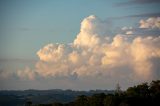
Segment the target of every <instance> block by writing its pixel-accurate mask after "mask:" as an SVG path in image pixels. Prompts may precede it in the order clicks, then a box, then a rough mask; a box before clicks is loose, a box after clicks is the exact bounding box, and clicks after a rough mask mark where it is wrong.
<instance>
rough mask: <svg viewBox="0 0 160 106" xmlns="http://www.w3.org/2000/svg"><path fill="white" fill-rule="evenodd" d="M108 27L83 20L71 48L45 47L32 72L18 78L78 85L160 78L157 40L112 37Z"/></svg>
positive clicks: (149, 25) (156, 25) (153, 24)
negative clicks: (52, 79)
mask: <svg viewBox="0 0 160 106" xmlns="http://www.w3.org/2000/svg"><path fill="white" fill-rule="evenodd" d="M158 20H159V18H154V19H153V20H152V18H151V19H150V18H149V19H147V20H143V22H142V21H141V22H140V26H139V27H140V28H159V21H158ZM150 21H153V22H150ZM107 27H108V26H107V24H106V23H105V22H104V21H102V20H100V19H99V18H97V17H96V16H94V15H91V16H89V17H87V18H85V19H84V20H83V21H82V23H81V29H80V33H79V34H78V35H77V37H76V38H75V40H74V41H73V42H72V43H71V44H48V45H46V46H44V47H43V48H41V49H40V50H39V51H38V52H37V55H38V57H39V61H38V62H37V63H36V65H35V69H34V71H30V70H29V69H26V70H25V71H18V72H17V74H18V76H20V78H22V77H26V76H27V77H28V78H29V79H31V80H33V79H35V78H34V77H36V76H37V75H38V76H40V77H44V78H50V77H55V78H71V79H80V81H81V80H85V79H90V80H91V81H90V82H93V83H94V81H95V82H96V83H97V81H96V80H97V78H99V79H101V81H103V82H105V81H107V82H109V81H110V82H113V81H116V80H118V81H122V82H123V81H124V82H125V81H130V82H134V81H135V82H136V81H148V80H153V79H157V78H160V72H159V70H158V69H159V68H160V67H159V64H160V36H152V35H151V36H148V35H147V36H140V35H139V36H138V35H132V33H129V34H131V35H128V34H117V35H115V36H113V37H111V36H107V34H106V31H107ZM123 30H127V28H123ZM129 30H132V28H130V29H129ZM30 72H31V73H30ZM29 73H30V74H29ZM93 79H95V80H93ZM126 79H127V80H126Z"/></svg>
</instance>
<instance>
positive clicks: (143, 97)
mask: <svg viewBox="0 0 160 106" xmlns="http://www.w3.org/2000/svg"><path fill="white" fill-rule="evenodd" d="M26 104H27V106H160V80H157V81H152V82H151V83H150V84H148V83H143V84H140V85H137V86H134V87H129V88H128V89H127V90H126V91H121V90H120V89H119V87H118V88H117V90H116V92H115V93H114V94H105V93H99V94H94V95H92V96H86V95H81V96H78V97H77V98H76V99H75V100H74V101H73V102H69V103H60V102H54V103H51V104H38V105H31V104H32V102H31V101H28V102H27V103H26Z"/></svg>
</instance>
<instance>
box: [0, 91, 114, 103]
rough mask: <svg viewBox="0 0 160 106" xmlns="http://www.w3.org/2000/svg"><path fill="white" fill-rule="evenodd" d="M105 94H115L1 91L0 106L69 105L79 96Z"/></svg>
mask: <svg viewBox="0 0 160 106" xmlns="http://www.w3.org/2000/svg"><path fill="white" fill-rule="evenodd" d="M98 93H105V94H113V93H114V91H108V90H90V91H73V90H61V89H53V90H22V91H20V90H1V91H0V106H23V105H24V104H25V103H26V102H27V101H28V100H31V101H32V104H51V103H53V102H61V103H68V102H71V101H74V100H75V98H76V97H77V96H80V95H86V96H91V95H93V94H98Z"/></svg>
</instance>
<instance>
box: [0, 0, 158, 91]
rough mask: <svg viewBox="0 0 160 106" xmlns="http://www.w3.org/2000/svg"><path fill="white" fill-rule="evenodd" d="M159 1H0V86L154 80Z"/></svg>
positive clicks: (81, 86)
mask: <svg viewBox="0 0 160 106" xmlns="http://www.w3.org/2000/svg"><path fill="white" fill-rule="evenodd" d="M159 64H160V0H14V1H13V0H1V1H0V83H1V85H0V89H2V90H4V89H18V90H19V89H73V90H89V89H115V86H116V84H117V83H119V84H120V85H121V86H122V89H126V88H127V87H129V86H133V85H136V84H139V83H141V82H147V81H148V82H149V81H151V80H157V79H160V72H159V70H158V69H159V68H160V67H159Z"/></svg>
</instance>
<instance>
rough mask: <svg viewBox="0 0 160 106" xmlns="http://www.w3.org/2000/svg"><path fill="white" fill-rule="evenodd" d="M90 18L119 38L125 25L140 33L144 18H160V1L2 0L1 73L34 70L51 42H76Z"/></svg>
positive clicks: (0, 25)
mask: <svg viewBox="0 0 160 106" xmlns="http://www.w3.org/2000/svg"><path fill="white" fill-rule="evenodd" d="M90 15H95V16H97V17H98V18H100V19H101V20H103V21H104V22H107V23H108V25H109V28H110V30H111V33H110V35H109V36H115V35H116V34H119V33H120V32H118V31H119V30H120V29H121V28H122V27H124V26H125V27H130V26H132V27H134V28H135V29H134V30H136V31H137V29H138V26H139V21H140V20H141V19H144V20H146V19H148V18H150V17H159V16H160V1H159V0H0V71H1V70H2V71H3V70H5V69H7V70H14V71H16V70H19V69H23V68H24V67H26V66H27V67H31V69H32V68H33V67H34V66H35V63H36V62H37V61H38V60H39V59H38V56H37V54H36V53H37V52H38V51H39V50H40V49H41V48H42V47H44V46H45V45H47V44H49V43H53V44H55V43H63V44H69V43H73V41H74V40H75V38H76V37H77V34H78V33H79V32H80V27H81V22H82V21H83V19H85V18H86V17H88V16H90ZM90 18H91V17H90ZM136 28H137V29H136ZM140 30H141V32H144V29H138V31H140ZM146 30H148V29H146ZM155 30H156V31H157V29H155ZM155 30H154V31H155ZM149 31H150V30H149ZM159 32H160V31H159V29H158V31H157V32H156V34H157V35H159ZM26 72H27V71H26ZM0 74H1V73H0ZM17 80H18V79H16V80H14V83H15V82H16V81H17ZM47 80H48V79H47ZM0 81H1V80H0ZM9 81H10V80H9ZM9 81H8V82H9ZM1 82H2V81H1ZM44 82H45V81H44ZM62 82H63V81H62ZM27 83H28V82H27ZM55 83H57V85H58V82H56V81H55ZM79 83H81V82H79ZM31 85H34V83H32V84H31ZM86 85H87V84H86ZM7 87H8V86H7ZM7 87H6V88H7ZM29 87H32V86H29ZM60 87H62V88H63V86H61V85H60ZM4 88H5V87H4ZM13 88H14V87H13ZM102 88H105V87H102ZM15 89H17V88H15ZM22 89H24V88H22ZM42 89H43V87H42ZM75 89H76V87H75Z"/></svg>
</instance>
